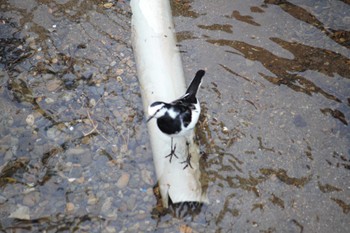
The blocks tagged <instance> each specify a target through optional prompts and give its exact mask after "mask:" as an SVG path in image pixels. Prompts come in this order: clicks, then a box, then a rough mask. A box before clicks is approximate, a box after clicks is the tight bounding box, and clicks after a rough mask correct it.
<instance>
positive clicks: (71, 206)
mask: <svg viewBox="0 0 350 233" xmlns="http://www.w3.org/2000/svg"><path fill="white" fill-rule="evenodd" d="M74 208H75V206H74V204H73V203H72V202H68V203H67V204H66V211H67V212H72V211H73V210H74Z"/></svg>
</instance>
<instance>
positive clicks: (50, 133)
mask: <svg viewBox="0 0 350 233" xmlns="http://www.w3.org/2000/svg"><path fill="white" fill-rule="evenodd" d="M58 134H59V132H58V131H57V129H55V128H54V127H51V128H50V129H48V130H47V132H46V135H47V137H48V138H49V139H55V138H56V137H57V136H58Z"/></svg>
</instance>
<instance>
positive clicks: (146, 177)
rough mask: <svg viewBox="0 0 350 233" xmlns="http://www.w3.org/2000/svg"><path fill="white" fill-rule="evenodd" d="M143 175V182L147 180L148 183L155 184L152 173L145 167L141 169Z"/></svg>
mask: <svg viewBox="0 0 350 233" xmlns="http://www.w3.org/2000/svg"><path fill="white" fill-rule="evenodd" d="M141 176H142V180H143V182H145V183H146V184H148V185H153V184H154V181H153V179H152V173H151V172H150V171H148V170H146V169H143V170H142V171H141Z"/></svg>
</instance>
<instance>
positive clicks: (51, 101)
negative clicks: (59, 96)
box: [45, 97, 55, 104]
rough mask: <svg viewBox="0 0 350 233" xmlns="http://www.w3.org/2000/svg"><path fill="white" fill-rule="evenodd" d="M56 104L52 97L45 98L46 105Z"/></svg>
mask: <svg viewBox="0 0 350 233" xmlns="http://www.w3.org/2000/svg"><path fill="white" fill-rule="evenodd" d="M54 102H55V100H54V99H52V98H50V97H47V98H45V103H47V104H52V103H54Z"/></svg>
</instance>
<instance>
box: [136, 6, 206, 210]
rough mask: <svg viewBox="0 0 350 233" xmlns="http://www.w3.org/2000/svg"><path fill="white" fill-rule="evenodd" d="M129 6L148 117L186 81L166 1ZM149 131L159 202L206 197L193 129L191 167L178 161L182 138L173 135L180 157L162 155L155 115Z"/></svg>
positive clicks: (166, 149) (164, 144) (164, 145)
mask: <svg viewBox="0 0 350 233" xmlns="http://www.w3.org/2000/svg"><path fill="white" fill-rule="evenodd" d="M131 8H132V13H133V16H132V39H133V49H134V54H135V58H136V64H137V72H138V79H139V82H140V85H141V94H142V99H143V105H144V110H145V113H146V117H148V115H147V111H148V106H149V105H150V104H151V103H153V102H154V101H164V102H171V101H173V100H175V99H177V98H179V97H181V96H182V95H183V94H184V93H185V91H186V85H185V79H184V73H183V69H182V62H181V57H180V52H179V50H178V48H177V47H176V39H175V35H174V34H175V29H174V24H173V21H172V15H171V8H170V3H169V1H168V0H131ZM193 75H194V74H193ZM191 79H192V77H191ZM148 132H149V135H150V141H151V146H152V152H153V161H154V165H155V168H156V174H157V178H158V183H159V187H160V192H161V196H162V201H163V206H164V207H167V206H168V197H170V198H171V200H172V202H173V203H178V202H187V201H188V202H207V201H208V200H207V197H206V195H205V194H203V193H202V188H201V184H200V182H199V177H200V171H199V149H198V146H197V145H196V144H195V143H194V142H193V140H192V139H193V135H194V134H193V132H192V135H191V136H190V137H189V138H188V139H187V141H188V142H190V147H189V150H190V153H191V156H192V158H191V165H192V167H193V168H191V167H187V168H186V169H183V167H184V164H181V163H180V162H182V161H184V160H185V159H186V157H187V146H186V139H185V138H174V143H176V154H177V155H178V157H179V158H178V159H177V158H175V157H173V159H172V162H171V163H170V162H169V158H165V156H166V155H168V154H169V153H170V148H171V147H170V137H168V136H166V135H164V134H163V133H162V132H161V131H160V130H159V129H158V127H157V124H156V120H151V121H150V122H149V123H148Z"/></svg>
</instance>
